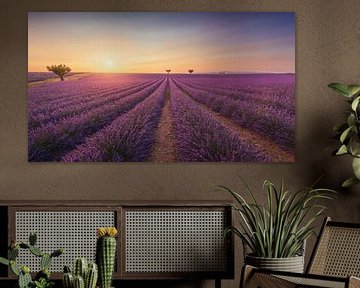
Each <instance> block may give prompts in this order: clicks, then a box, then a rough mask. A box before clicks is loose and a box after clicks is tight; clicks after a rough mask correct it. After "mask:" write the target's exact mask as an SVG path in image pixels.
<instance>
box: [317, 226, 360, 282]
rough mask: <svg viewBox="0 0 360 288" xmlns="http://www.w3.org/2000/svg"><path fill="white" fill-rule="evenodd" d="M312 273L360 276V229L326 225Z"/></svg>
mask: <svg viewBox="0 0 360 288" xmlns="http://www.w3.org/2000/svg"><path fill="white" fill-rule="evenodd" d="M310 273H314V274H321V275H331V276H345V277H346V276H351V275H352V276H356V277H360V229H356V228H345V227H331V226H328V227H325V230H324V232H323V237H322V241H321V243H320V244H319V248H318V251H317V253H316V256H315V258H314V262H313V265H312V267H311V269H310Z"/></svg>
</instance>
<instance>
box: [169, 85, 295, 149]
mask: <svg viewBox="0 0 360 288" xmlns="http://www.w3.org/2000/svg"><path fill="white" fill-rule="evenodd" d="M175 83H176V85H177V86H178V88H180V89H181V90H183V91H185V92H186V93H187V94H188V95H190V96H191V97H192V98H193V99H195V100H196V101H198V102H200V103H202V104H204V105H206V106H207V107H209V108H211V109H212V110H213V111H215V112H217V113H220V114H221V115H223V116H226V117H228V118H230V119H231V120H232V121H234V122H235V123H237V124H239V125H240V126H242V127H246V128H249V129H251V130H254V131H256V132H259V133H261V134H263V135H265V136H266V137H269V138H270V139H272V140H273V141H274V142H275V143H277V144H278V145H279V146H280V147H282V148H283V149H285V150H288V151H291V152H293V151H294V150H295V114H294V113H292V112H291V111H287V110H278V109H274V108H273V107H271V106H268V105H266V104H260V103H257V102H251V101H241V100H233V99H230V98H227V97H226V96H223V95H221V94H220V95H219V94H215V93H210V92H205V91H201V90H196V89H191V88H189V87H185V85H183V84H179V83H178V82H175Z"/></svg>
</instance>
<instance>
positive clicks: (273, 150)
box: [183, 90, 295, 162]
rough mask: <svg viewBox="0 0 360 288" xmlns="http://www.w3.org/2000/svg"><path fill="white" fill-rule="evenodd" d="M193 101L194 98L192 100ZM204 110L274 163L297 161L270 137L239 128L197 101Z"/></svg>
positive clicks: (292, 154)
mask: <svg viewBox="0 0 360 288" xmlns="http://www.w3.org/2000/svg"><path fill="white" fill-rule="evenodd" d="M183 91H184V92H185V94H186V95H188V96H189V97H190V98H191V96H190V95H189V93H188V92H187V91H186V90H183ZM191 99H193V98H191ZM193 100H194V101H195V102H196V103H198V104H199V105H200V106H202V108H203V109H204V110H206V111H207V112H208V113H209V114H211V115H212V116H213V117H214V118H215V119H216V120H217V121H219V122H220V123H222V124H223V125H225V126H226V127H228V128H230V129H231V130H233V131H234V132H235V133H237V134H238V135H239V136H240V137H241V138H244V139H246V140H248V141H249V142H250V143H251V144H253V145H254V146H256V147H258V149H259V150H260V151H263V152H265V153H266V154H268V155H269V156H271V157H272V162H294V161H295V154H294V153H291V152H289V151H286V150H284V149H282V148H281V147H279V146H278V145H277V144H276V143H274V141H272V140H271V139H269V138H268V137H266V136H264V135H261V134H259V133H257V132H254V131H253V130H250V129H247V128H243V127H241V126H239V125H238V124H237V123H235V122H233V121H232V120H231V119H229V118H227V117H225V116H223V115H221V114H220V113H217V112H215V111H214V110H212V109H211V108H208V107H207V106H205V105H204V104H202V103H200V102H198V101H196V100H195V99H193Z"/></svg>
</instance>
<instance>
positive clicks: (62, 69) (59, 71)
mask: <svg viewBox="0 0 360 288" xmlns="http://www.w3.org/2000/svg"><path fill="white" fill-rule="evenodd" d="M46 68H47V70H48V71H50V72H53V73H54V74H55V75H57V76H59V77H60V79H61V81H64V76H65V75H66V74H68V73H70V72H71V68H70V67H69V66H66V65H65V64H59V65H51V66H46Z"/></svg>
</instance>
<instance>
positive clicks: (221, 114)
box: [28, 73, 295, 162]
mask: <svg viewBox="0 0 360 288" xmlns="http://www.w3.org/2000/svg"><path fill="white" fill-rule="evenodd" d="M42 76H43V77H45V75H40V74H37V75H35V74H33V75H29V81H31V82H32V84H33V81H39V83H38V84H36V85H29V88H28V103H29V104H28V109H29V130H28V144H29V146H28V147H29V148H28V158H29V161H31V162H49V161H58V162H83V161H86V162H144V161H149V162H293V161H294V160H295V75H294V74H135V73H134V74H116V73H98V74H96V73H93V74H86V75H84V76H82V77H81V78H76V79H67V80H66V81H57V82H48V83H45V82H41V81H40V80H41V79H43V78H42ZM30 79H31V80H30ZM34 79H35V80H34Z"/></svg>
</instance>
